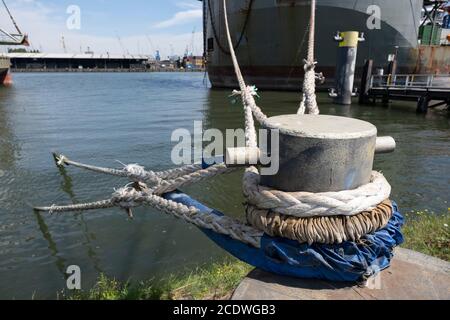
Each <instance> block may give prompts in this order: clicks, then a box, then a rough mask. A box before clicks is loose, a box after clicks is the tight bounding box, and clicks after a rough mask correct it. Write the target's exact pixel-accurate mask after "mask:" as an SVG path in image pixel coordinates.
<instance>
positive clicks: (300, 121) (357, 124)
mask: <svg viewBox="0 0 450 320" xmlns="http://www.w3.org/2000/svg"><path fill="white" fill-rule="evenodd" d="M268 129H279V130H280V133H281V134H285V135H289V136H293V137H302V138H316V139H358V138H368V137H374V136H376V135H377V128H376V127H375V126H374V125H373V124H371V123H369V122H366V121H362V120H358V119H353V118H345V117H337V116H329V115H281V116H276V117H273V118H270V119H268Z"/></svg>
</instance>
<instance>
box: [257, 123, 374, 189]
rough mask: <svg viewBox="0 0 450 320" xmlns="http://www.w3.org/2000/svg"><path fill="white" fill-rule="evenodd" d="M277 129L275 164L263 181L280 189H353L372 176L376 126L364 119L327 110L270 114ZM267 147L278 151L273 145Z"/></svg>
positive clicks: (268, 127)
mask: <svg viewBox="0 0 450 320" xmlns="http://www.w3.org/2000/svg"><path fill="white" fill-rule="evenodd" d="M266 129H278V130H279V132H280V135H279V137H280V138H279V146H278V147H279V149H278V151H279V152H278V153H279V170H278V173H276V174H275V175H270V176H269V175H268V176H264V175H262V178H261V182H262V184H263V185H266V186H269V187H273V188H276V189H278V190H283V191H289V192H294V191H306V192H329V191H342V190H352V189H356V188H358V187H360V186H362V185H364V184H367V183H368V182H369V181H370V178H371V174H372V168H373V160H374V157H375V149H376V137H377V128H376V127H375V126H374V125H373V124H371V123H369V122H366V121H362V120H358V119H352V118H345V117H337V116H329V115H282V116H276V117H273V118H270V119H268V121H267V123H266ZM269 152H270V153H274V152H275V153H276V152H277V151H276V150H274V146H271V150H269Z"/></svg>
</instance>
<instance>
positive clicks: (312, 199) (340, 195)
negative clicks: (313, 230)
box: [243, 167, 391, 218]
mask: <svg viewBox="0 0 450 320" xmlns="http://www.w3.org/2000/svg"><path fill="white" fill-rule="evenodd" d="M259 182H260V175H259V173H258V170H257V169H256V168H255V167H251V168H249V169H247V170H246V172H245V175H244V179H243V190H244V195H245V197H246V199H247V201H248V203H250V204H251V205H254V206H256V207H258V208H260V209H265V210H271V211H273V212H277V213H281V214H284V215H288V216H294V217H302V218H305V217H317V216H321V217H329V216H352V215H356V214H359V213H361V212H363V211H370V210H373V209H375V208H376V207H377V206H378V205H379V204H380V203H381V202H383V201H385V200H386V199H389V196H390V193H391V186H390V185H389V183H388V182H387V180H386V178H385V177H384V176H383V175H382V174H381V173H379V172H375V171H374V172H373V173H372V181H371V182H370V183H369V184H366V185H364V186H361V187H359V188H357V189H354V190H345V191H340V192H325V193H310V192H283V191H280V190H273V189H270V188H268V187H265V186H261V185H260V184H259Z"/></svg>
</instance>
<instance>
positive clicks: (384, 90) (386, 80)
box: [361, 74, 450, 113]
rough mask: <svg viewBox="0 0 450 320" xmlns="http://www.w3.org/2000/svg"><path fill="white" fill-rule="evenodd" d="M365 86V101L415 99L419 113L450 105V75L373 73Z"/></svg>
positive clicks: (384, 101) (387, 101)
mask: <svg viewBox="0 0 450 320" xmlns="http://www.w3.org/2000/svg"><path fill="white" fill-rule="evenodd" d="M365 88H366V90H365V92H362V93H361V94H362V95H364V97H363V101H372V102H374V103H376V101H377V100H381V101H382V102H383V103H384V104H387V103H389V101H390V100H404V101H415V102H417V112H419V113H426V112H427V111H428V109H430V108H434V107H438V106H445V105H446V106H447V107H449V106H450V75H414V74H399V75H373V76H371V77H370V81H369V83H368V85H367V86H365Z"/></svg>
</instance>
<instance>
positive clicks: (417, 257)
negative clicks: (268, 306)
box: [232, 248, 450, 300]
mask: <svg viewBox="0 0 450 320" xmlns="http://www.w3.org/2000/svg"><path fill="white" fill-rule="evenodd" d="M449 299H450V263H448V262H446V261H443V260H440V259H437V258H434V257H430V256H427V255H424V254H421V253H418V252H414V251H411V250H406V249H401V248H397V249H396V250H395V257H394V259H393V261H392V265H391V267H390V268H388V269H386V270H384V271H383V272H382V273H381V276H380V277H379V278H378V279H373V281H370V283H369V285H368V286H366V287H362V286H357V285H354V284H351V283H350V284H349V283H333V282H329V281H324V280H312V279H295V278H288V277H282V276H277V275H273V274H269V273H267V272H264V271H260V270H254V271H252V272H251V273H250V274H249V275H248V276H247V278H245V279H244V281H242V283H241V284H240V285H239V287H238V288H237V289H236V291H235V292H234V295H233V297H232V300H449Z"/></svg>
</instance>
